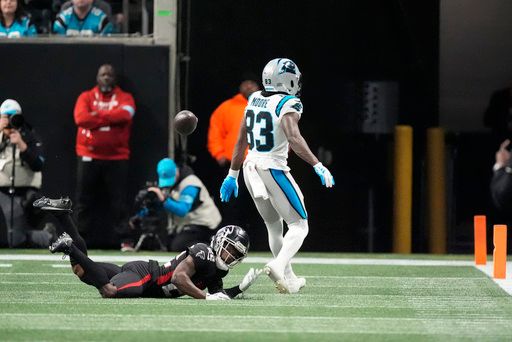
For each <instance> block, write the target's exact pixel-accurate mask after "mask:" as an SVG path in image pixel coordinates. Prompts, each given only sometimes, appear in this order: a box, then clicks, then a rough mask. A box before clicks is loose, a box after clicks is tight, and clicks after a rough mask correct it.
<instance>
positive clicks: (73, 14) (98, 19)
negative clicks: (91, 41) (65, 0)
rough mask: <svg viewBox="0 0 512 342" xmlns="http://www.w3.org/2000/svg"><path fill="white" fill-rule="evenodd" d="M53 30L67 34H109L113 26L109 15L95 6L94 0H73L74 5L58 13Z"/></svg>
mask: <svg viewBox="0 0 512 342" xmlns="http://www.w3.org/2000/svg"><path fill="white" fill-rule="evenodd" d="M63 7H64V6H63ZM53 32H54V33H56V34H60V35H66V36H94V35H108V34H110V33H112V32H113V26H112V23H111V22H110V19H109V15H108V14H107V13H105V11H104V10H102V9H101V8H100V7H98V6H95V5H94V4H93V0H72V6H70V7H68V8H66V9H64V10H62V11H61V12H60V13H59V14H58V15H57V18H56V19H55V22H54V23H53Z"/></svg>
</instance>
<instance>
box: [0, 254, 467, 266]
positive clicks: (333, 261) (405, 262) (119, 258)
mask: <svg viewBox="0 0 512 342" xmlns="http://www.w3.org/2000/svg"><path fill="white" fill-rule="evenodd" d="M173 256H174V255H169V256H157V255H142V254H133V255H90V258H91V259H93V260H95V261H106V262H128V261H134V260H149V259H152V260H156V261H159V262H167V261H169V260H170V259H172V258H173ZM0 260H14V261H25V260H33V261H62V257H61V256H58V255H40V254H0ZM270 260H271V259H270V258H267V257H247V258H246V259H244V261H243V262H244V263H247V264H265V263H267V262H269V261H270ZM66 262H67V261H66ZM292 263H294V264H311V265H384V266H473V261H470V260H427V259H421V260H416V259H352V258H307V257H298V258H293V260H292Z"/></svg>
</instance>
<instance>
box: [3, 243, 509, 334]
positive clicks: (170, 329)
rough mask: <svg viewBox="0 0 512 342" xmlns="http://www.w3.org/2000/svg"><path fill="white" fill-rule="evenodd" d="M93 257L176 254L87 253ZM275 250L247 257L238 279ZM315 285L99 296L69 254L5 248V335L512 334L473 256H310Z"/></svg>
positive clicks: (504, 308) (304, 259)
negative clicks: (205, 296) (206, 296)
mask: <svg viewBox="0 0 512 342" xmlns="http://www.w3.org/2000/svg"><path fill="white" fill-rule="evenodd" d="M90 254H91V257H92V259H94V260H111V261H113V262H115V263H118V264H122V263H124V262H126V261H128V259H130V260H138V259H141V260H144V259H146V258H149V257H151V258H153V259H155V260H158V261H163V260H166V259H168V258H169V254H167V255H166V254H163V253H141V255H138V254H129V255H127V254H121V253H115V252H103V251H91V252H90ZM269 257H270V255H269V254H267V253H251V257H249V258H247V260H246V261H244V263H243V264H242V265H241V266H239V267H236V268H235V269H234V270H232V271H231V272H230V274H229V275H228V276H227V277H226V278H225V282H224V283H225V286H226V287H229V286H233V285H235V284H237V283H238V281H239V280H240V279H241V278H242V277H243V275H244V273H245V272H246V271H247V270H248V269H249V267H261V266H263V264H264V263H265V261H266V260H269ZM294 260H295V261H296V262H295V263H294V269H295V271H296V273H297V274H299V275H302V276H305V277H306V279H307V285H306V287H305V288H304V289H303V290H302V292H301V293H300V294H296V295H282V294H278V293H277V292H276V290H275V289H274V287H273V284H272V283H271V281H270V280H269V279H268V278H267V277H266V276H264V275H262V276H261V277H260V278H259V279H258V281H257V282H256V283H255V285H254V286H253V287H251V288H250V289H249V290H248V291H247V293H246V294H245V295H244V297H243V298H241V299H236V300H232V301H204V300H194V299H191V298H180V299H147V298H137V299H103V298H101V297H100V295H99V294H98V292H97V290H96V289H95V288H93V287H91V286H87V285H85V284H83V283H81V282H80V281H79V280H78V279H77V278H76V277H75V276H74V275H73V274H72V273H71V271H70V268H69V267H68V266H69V263H68V261H67V260H65V261H63V260H61V258H60V257H58V256H55V255H50V254H49V253H46V252H45V251H15V250H0V340H1V341H71V340H73V341H157V340H158V341H217V342H218V341H469V340H474V341H511V340H512V297H511V296H510V295H509V294H507V292H505V291H504V290H503V289H502V288H500V287H499V286H498V285H497V284H496V283H495V282H494V281H493V280H492V279H491V278H489V277H488V276H487V275H486V274H485V273H483V272H482V271H480V270H478V269H476V268H475V267H473V266H472V257H471V256H444V257H435V256H430V255H411V256H396V255H389V254H333V253H329V254H319V253H302V254H299V255H298V258H296V259H294Z"/></svg>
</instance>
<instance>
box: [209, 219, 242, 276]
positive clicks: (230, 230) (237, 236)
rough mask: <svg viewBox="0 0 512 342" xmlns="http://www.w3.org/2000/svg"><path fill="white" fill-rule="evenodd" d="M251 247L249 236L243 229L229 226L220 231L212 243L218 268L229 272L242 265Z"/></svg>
mask: <svg viewBox="0 0 512 342" xmlns="http://www.w3.org/2000/svg"><path fill="white" fill-rule="evenodd" d="M249 245H250V242H249V234H247V232H246V231H245V230H244V229H242V228H241V227H239V226H234V225H229V226H225V227H222V228H221V229H219V230H218V231H217V233H216V234H215V235H214V236H213V238H212V242H211V247H212V248H213V251H214V252H215V264H216V265H217V268H219V269H221V270H224V271H227V270H228V269H231V268H233V266H235V265H236V264H238V263H240V262H241V261H242V260H243V259H244V258H245V257H246V256H247V252H248V251H249Z"/></svg>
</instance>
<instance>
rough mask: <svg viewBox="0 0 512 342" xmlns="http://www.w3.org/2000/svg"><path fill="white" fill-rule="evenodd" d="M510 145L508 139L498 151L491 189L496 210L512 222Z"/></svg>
mask: <svg viewBox="0 0 512 342" xmlns="http://www.w3.org/2000/svg"><path fill="white" fill-rule="evenodd" d="M509 145H510V140H509V139H506V140H505V141H503V142H502V143H501V145H500V148H499V149H498V151H496V155H495V157H496V161H495V163H494V166H493V168H492V169H493V176H492V179H491V185H490V188H491V197H492V201H493V204H494V206H495V208H496V209H497V210H498V212H499V213H500V214H501V215H505V216H506V217H507V218H508V219H509V220H510V219H511V218H512V212H511V210H512V164H511V159H510V151H509V150H508V147H509Z"/></svg>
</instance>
